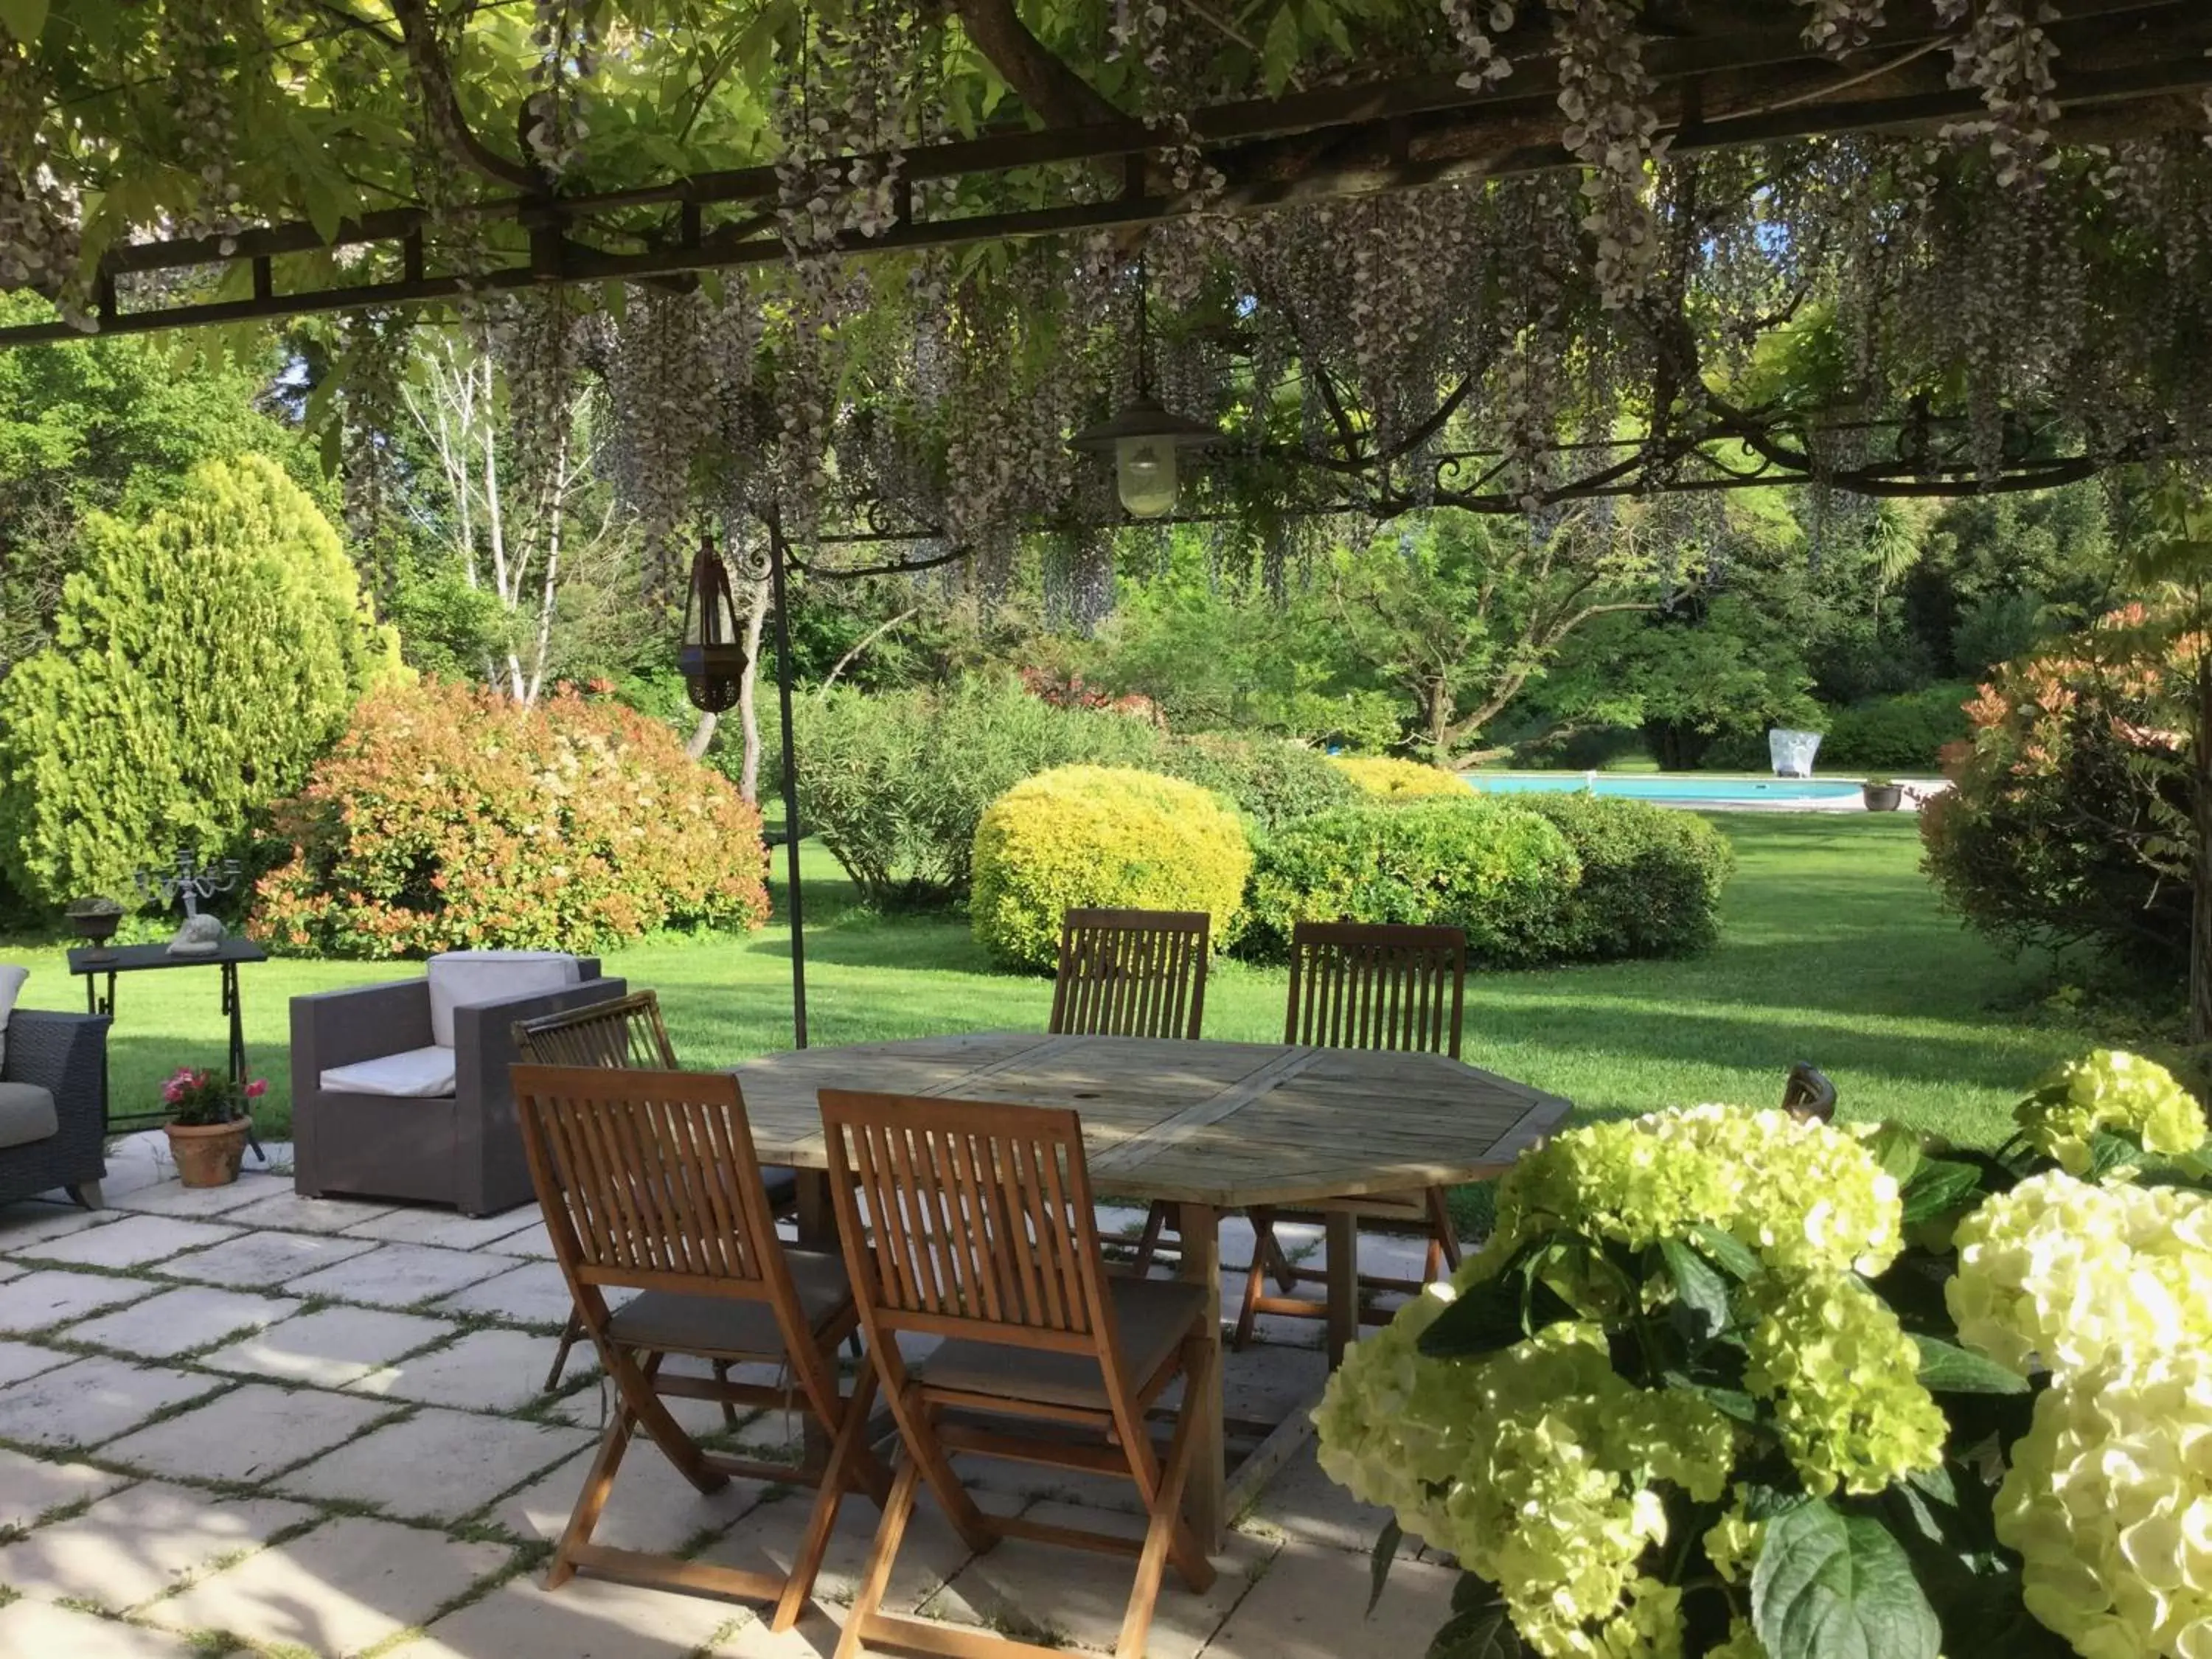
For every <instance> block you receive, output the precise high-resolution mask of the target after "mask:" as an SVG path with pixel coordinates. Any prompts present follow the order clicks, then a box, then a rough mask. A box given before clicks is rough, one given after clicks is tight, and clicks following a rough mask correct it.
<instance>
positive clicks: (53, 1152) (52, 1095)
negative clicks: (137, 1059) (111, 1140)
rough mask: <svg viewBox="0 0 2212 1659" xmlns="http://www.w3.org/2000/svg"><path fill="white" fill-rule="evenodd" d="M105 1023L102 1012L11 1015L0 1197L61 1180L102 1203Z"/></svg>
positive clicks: (1, 1089) (3, 1066) (0, 1113)
mask: <svg viewBox="0 0 2212 1659" xmlns="http://www.w3.org/2000/svg"><path fill="white" fill-rule="evenodd" d="M111 1023H112V1022H111V1021H110V1020H109V1018H108V1017H107V1016H106V1014H57V1013H48V1012H46V1011H45V1010H43V1009H39V1008H18V1009H16V1010H15V1012H14V1013H13V1014H12V1015H10V1016H9V1020H8V1035H7V1052H6V1056H5V1058H4V1060H0V1204H12V1203H13V1202H15V1200H17V1199H19V1198H29V1197H32V1196H33V1194H39V1193H46V1192H52V1190H53V1189H54V1188H57V1187H63V1188H68V1190H69V1194H70V1197H71V1198H74V1199H75V1200H76V1201H77V1202H78V1203H80V1204H82V1205H83V1206H85V1208H87V1209H88V1210H96V1209H98V1208H99V1207H100V1178H101V1177H102V1176H105V1175H106V1173H107V1162H106V1158H105V1157H104V1156H103V1155H102V1154H103V1146H104V1144H105V1140H106V1133H107V1028H108V1026H109V1024H111ZM18 1137H21V1138H20V1139H18Z"/></svg>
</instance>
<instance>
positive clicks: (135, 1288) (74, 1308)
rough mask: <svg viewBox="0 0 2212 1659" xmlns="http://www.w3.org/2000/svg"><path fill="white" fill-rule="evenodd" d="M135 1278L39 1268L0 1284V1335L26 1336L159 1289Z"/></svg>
mask: <svg viewBox="0 0 2212 1659" xmlns="http://www.w3.org/2000/svg"><path fill="white" fill-rule="evenodd" d="M159 1288H160V1287H159V1286H158V1285H149V1284H146V1283H144V1282H143V1281H142V1280H139V1279H114V1278H110V1277H108V1276H107V1275H106V1274H103V1273H69V1272H65V1271H64V1270H63V1269H62V1268H59V1267H47V1268H42V1269H40V1271H39V1272H37V1273H25V1274H24V1275H23V1276H22V1277H21V1279H9V1281H8V1282H7V1283H6V1284H5V1285H0V1336H28V1335H31V1334H34V1333H36V1332H39V1331H42V1330H46V1329H48V1328H51V1327H52V1326H56V1325H63V1324H67V1323H68V1322H70V1321H71V1320H76V1319H82V1318H83V1317H85V1316H87V1315H88V1314H94V1313H99V1312H100V1311H101V1310H104V1309H107V1308H117V1307H120V1306H122V1305H123V1304H125V1303H126V1302H137V1301H139V1300H140V1299H142V1298H143V1297H149V1296H151V1295H153V1294H154V1292H155V1291H156V1290H157V1289H159Z"/></svg>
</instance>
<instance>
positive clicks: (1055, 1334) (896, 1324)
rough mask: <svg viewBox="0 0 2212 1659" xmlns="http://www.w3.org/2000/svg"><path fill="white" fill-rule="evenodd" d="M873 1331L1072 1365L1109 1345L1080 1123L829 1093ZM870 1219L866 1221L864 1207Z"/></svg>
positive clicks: (1010, 1109)
mask: <svg viewBox="0 0 2212 1659" xmlns="http://www.w3.org/2000/svg"><path fill="white" fill-rule="evenodd" d="M822 1121H823V1127H825V1128H826V1129H827V1131H828V1132H829V1170H830V1191H831V1193H832V1194H834V1196H835V1200H836V1206H837V1225H838V1226H839V1228H840V1229H841V1230H842V1232H843V1234H844V1236H845V1237H846V1238H847V1239H848V1241H849V1240H859V1239H866V1241H867V1243H866V1244H865V1245H860V1246H858V1247H855V1248H849V1249H848V1250H847V1253H846V1257H847V1261H848V1264H849V1266H850V1267H851V1269H852V1276H853V1291H854V1296H855V1297H857V1298H858V1299H859V1300H860V1307H861V1314H862V1317H863V1319H864V1320H868V1321H872V1322H875V1324H876V1325H877V1326H878V1327H879V1328H881V1329H883V1330H886V1331H896V1330H921V1331H933V1332H935V1333H937V1334H940V1335H948V1336H950V1335H959V1336H966V1337H970V1338H975V1339H980V1340H986V1341H1001V1342H1012V1343H1015V1344H1016V1345H1018V1346H1024V1347H1037V1348H1049V1349H1057V1350H1060V1351H1064V1352H1102V1353H1103V1349H1104V1347H1105V1346H1109V1345H1110V1341H1111V1337H1112V1333H1111V1332H1110V1330H1109V1328H1108V1327H1109V1324H1110V1321H1109V1320H1108V1318H1107V1317H1106V1316H1104V1315H1103V1312H1102V1310H1103V1307H1104V1305H1105V1303H1104V1295H1105V1290H1104V1283H1105V1263H1104V1259H1103V1256H1102V1255H1100V1252H1099V1248H1098V1231H1097V1220H1096V1216H1095V1212H1094V1209H1093V1206H1092V1202H1091V1176H1090V1170H1089V1167H1088V1165H1087V1164H1085V1160H1084V1155H1083V1131H1082V1124H1081V1121H1080V1120H1079V1118H1078V1117H1077V1115H1075V1114H1074V1113H1073V1112H1068V1111H1058V1110H1053V1109H1046V1108H1042V1107H1028V1106H1010V1105H996V1104H992V1103H985V1102H977V1101H959V1100H951V1101H948V1100H939V1099H934V1098H931V1097H925V1096H918V1095H881V1094H863V1093H856V1092H853V1091H847V1090H842V1089H824V1090H823V1091H822ZM863 1205H865V1206H866V1217H865V1222H864V1218H863V1214H862V1208H861V1206H863Z"/></svg>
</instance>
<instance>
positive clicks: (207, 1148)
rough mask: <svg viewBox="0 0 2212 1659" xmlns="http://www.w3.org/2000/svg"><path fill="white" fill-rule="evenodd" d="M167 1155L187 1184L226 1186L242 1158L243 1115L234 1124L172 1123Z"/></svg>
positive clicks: (234, 1178)
mask: <svg viewBox="0 0 2212 1659" xmlns="http://www.w3.org/2000/svg"><path fill="white" fill-rule="evenodd" d="M167 1129H168V1135H169V1154H170V1156H171V1157H173V1158H175V1159H176V1160H177V1176H178V1179H179V1180H180V1181H182V1182H184V1183H185V1186H187V1187H228V1186H229V1185H230V1183H231V1182H234V1181H235V1180H237V1179H238V1166H239V1165H240V1163H242V1162H243V1161H244V1160H245V1158H246V1120H245V1119H244V1118H240V1119H239V1121H237V1122H235V1123H172V1124H169V1125H168V1126H167Z"/></svg>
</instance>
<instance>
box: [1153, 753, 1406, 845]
mask: <svg viewBox="0 0 2212 1659" xmlns="http://www.w3.org/2000/svg"><path fill="white" fill-rule="evenodd" d="M1154 764H1155V765H1156V766H1157V768H1158V769H1159V770H1160V771H1162V772H1164V773H1166V774H1167V775H1170V777H1177V778H1182V779H1183V780H1184V781H1186V782H1189V783H1194V784H1197V785H1198V786H1199V787H1200V788H1204V789H1211V790H1212V791H1213V793H1216V794H1217V795H1220V796H1222V797H1223V798H1225V799H1227V800H1229V801H1230V802H1231V803H1232V804H1233V805H1235V806H1236V807H1237V811H1240V812H1242V813H1243V814H1244V815H1245V817H1248V818H1249V819H1251V821H1252V822H1253V823H1254V824H1255V825H1256V826H1257V827H1258V828H1259V829H1261V830H1262V831H1269V830H1274V829H1281V828H1282V827H1283V826H1284V825H1285V824H1287V823H1294V822H1295V821H1296V820H1297V819H1299V818H1305V817H1312V816H1313V815H1314V814H1315V813H1316V812H1327V811H1333V810H1334V809H1335V808H1338V807H1343V806H1355V805H1358V804H1359V802H1360V801H1361V800H1362V799H1364V793H1363V792H1362V791H1361V789H1360V787H1359V786H1358V784H1356V783H1354V782H1353V781H1352V780H1351V779H1350V778H1349V777H1347V776H1346V775H1345V774H1344V773H1343V772H1342V771H1341V770H1340V769H1338V768H1337V767H1335V766H1333V765H1331V764H1330V763H1329V759H1328V756H1326V755H1324V754H1322V752H1321V750H1318V749H1312V748H1309V747H1308V746H1307V745H1306V744H1302V743H1293V742H1291V740H1290V739H1289V738H1243V737H1232V736H1231V735H1229V734H1228V733H1226V732H1200V733H1197V734H1195V735H1194V736H1191V737H1187V738H1170V739H1169V740H1168V741H1167V742H1166V743H1165V744H1163V745H1162V747H1161V749H1160V752H1159V757H1158V760H1157V761H1156V762H1155V763H1154Z"/></svg>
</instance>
